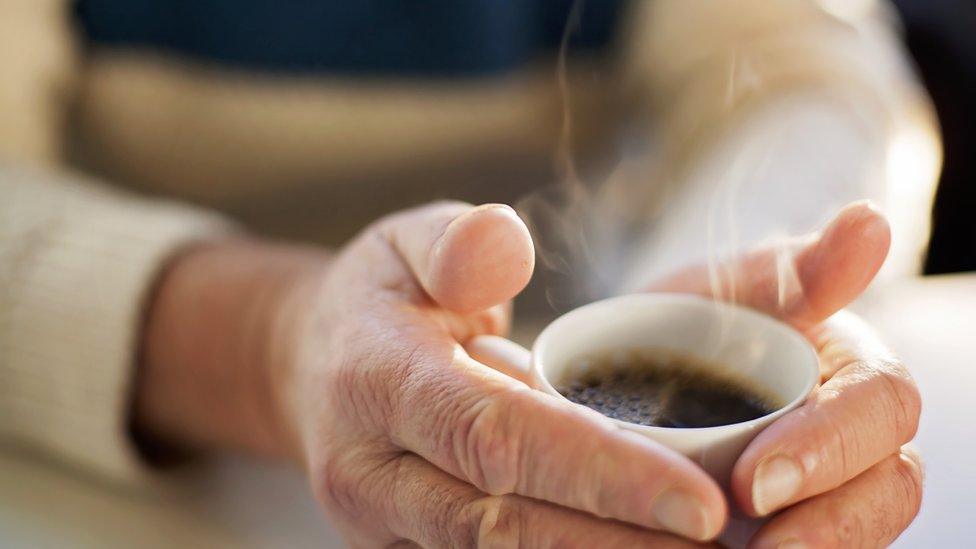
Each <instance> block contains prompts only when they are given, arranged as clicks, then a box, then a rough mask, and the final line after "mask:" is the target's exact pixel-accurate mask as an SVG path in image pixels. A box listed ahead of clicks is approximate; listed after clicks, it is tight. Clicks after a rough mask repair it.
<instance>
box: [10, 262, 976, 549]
mask: <svg viewBox="0 0 976 549" xmlns="http://www.w3.org/2000/svg"><path fill="white" fill-rule="evenodd" d="M864 312H865V314H867V315H868V316H869V317H870V318H871V319H872V321H873V322H874V323H875V325H877V326H878V327H879V328H880V329H881V331H882V332H883V333H884V334H885V335H886V336H887V338H888V340H889V342H890V343H891V344H892V346H893V347H894V348H895V349H896V350H897V351H898V352H899V353H900V354H901V355H902V357H903V358H904V359H905V360H906V362H907V363H908V364H909V365H910V366H911V368H912V370H913V372H914V373H915V376H916V378H917V379H918V382H919V385H920V386H921V389H922V393H923V398H924V401H925V409H924V411H923V414H922V424H921V429H920V431H919V435H918V437H917V439H916V444H917V446H918V448H919V449H920V450H921V452H922V454H923V456H924V458H925V460H926V463H927V475H926V492H925V500H924V504H923V508H922V512H921V514H920V515H919V517H918V519H917V520H916V522H915V523H914V524H913V525H912V527H911V528H910V529H909V530H908V531H907V532H906V533H905V534H904V535H903V536H902V538H900V539H899V540H898V542H897V544H896V545H897V546H900V547H965V546H972V545H973V544H972V543H971V542H970V539H969V536H968V533H969V532H970V531H971V530H972V529H973V524H972V522H973V520H974V519H973V515H974V511H976V505H974V504H973V503H972V499H973V497H974V494H976V472H974V470H973V469H974V467H976V464H974V463H973V462H974V460H973V459H972V457H973V456H976V393H974V392H973V391H974V389H976V364H974V361H973V356H974V355H976V276H966V277H963V276H960V277H945V278H934V279H926V280H925V281H923V282H913V283H906V284H904V285H901V286H896V287H893V288H889V289H888V291H886V292H885V293H884V294H883V295H882V296H881V297H880V298H878V299H876V300H874V301H872V302H870V303H868V304H866V308H865V310H864ZM172 485H173V490H172V493H167V494H166V495H159V496H153V497H151V498H150V497H148V496H139V497H135V496H133V495H131V494H126V493H120V492H117V491H114V492H113V491H111V490H107V489H106V488H105V487H104V486H99V485H96V484H93V483H91V482H88V481H86V480H83V479H81V478H79V477H76V476H74V475H72V474H71V473H70V472H69V471H63V470H60V469H57V468H55V467H52V466H50V465H45V464H42V463H38V462H37V460H36V458H33V457H32V456H29V455H25V454H23V453H16V452H6V453H3V452H0V547H4V548H8V547H9V548H28V547H29V548H32V549H42V548H55V547H57V548H65V547H71V548H76V547H77V548H95V547H97V548H104V549H114V548H123V547H124V548H130V547H140V548H156V547H159V548H164V547H165V548H170V547H186V548H193V547H207V548H222V547H244V548H258V547H262V548H263V547H275V548H279V547H281V548H303V547H316V548H330V547H341V542H340V540H339V538H338V536H337V535H336V533H335V532H334V531H333V530H332V529H331V528H330V527H329V525H328V524H327V523H326V522H325V520H324V519H323V518H322V515H321V514H320V513H319V511H318V509H317V508H316V506H315V503H314V502H313V501H312V498H311V496H310V495H309V492H308V490H307V488H306V485H305V481H304V479H303V478H302V477H301V476H300V475H299V474H298V473H297V472H295V471H290V470H285V469H282V468H279V467H276V466H273V465H268V464H262V463H256V462H252V461H247V460H244V459H227V460H222V461H220V462H218V463H216V464H213V465H209V466H197V467H196V468H194V469H191V470H188V471H184V472H182V473H180V475H179V477H178V478H175V479H174V482H173V483H172Z"/></svg>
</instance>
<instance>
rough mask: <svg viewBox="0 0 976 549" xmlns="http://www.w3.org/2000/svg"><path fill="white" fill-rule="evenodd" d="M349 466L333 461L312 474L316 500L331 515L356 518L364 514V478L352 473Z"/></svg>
mask: <svg viewBox="0 0 976 549" xmlns="http://www.w3.org/2000/svg"><path fill="white" fill-rule="evenodd" d="M348 465H349V464H345V463H342V462H341V461H340V460H337V459H333V460H329V461H326V462H325V463H324V464H323V465H322V466H320V467H318V468H317V469H316V470H314V471H313V472H312V473H311V482H312V492H313V494H314V495H315V499H316V500H317V501H318V502H319V503H320V504H321V505H322V506H323V507H325V508H326V509H327V510H329V512H330V513H333V514H335V515H337V516H339V517H345V518H348V517H356V516H359V515H361V514H362V513H363V511H364V509H363V508H362V501H363V499H362V497H361V494H362V490H363V486H362V484H363V481H362V478H360V477H358V476H357V475H356V474H354V473H352V469H351V468H350V467H349V466H348Z"/></svg>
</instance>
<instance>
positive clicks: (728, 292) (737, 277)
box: [649, 202, 891, 328]
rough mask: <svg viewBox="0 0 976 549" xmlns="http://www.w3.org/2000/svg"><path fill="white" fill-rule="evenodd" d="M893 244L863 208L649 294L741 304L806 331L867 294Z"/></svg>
mask: <svg viewBox="0 0 976 549" xmlns="http://www.w3.org/2000/svg"><path fill="white" fill-rule="evenodd" d="M890 243H891V230H890V228H889V226H888V222H887V220H886V219H885V217H884V216H883V215H882V214H881V213H880V212H879V211H878V210H877V209H875V208H874V206H872V205H871V204H870V203H868V202H855V203H853V204H850V205H848V206H847V207H845V208H844V209H842V210H841V211H840V212H839V213H838V214H837V216H836V217H835V218H834V219H833V220H832V221H831V222H830V223H829V224H828V225H827V226H826V227H825V228H824V229H823V230H821V231H818V232H816V233H813V234H811V235H808V236H806V237H802V238H796V239H792V240H789V241H784V242H780V243H778V244H776V245H771V246H764V247H761V248H759V249H756V250H754V251H752V252H749V253H747V254H745V255H744V256H742V257H739V258H736V259H734V260H731V261H728V262H725V263H722V264H720V265H717V266H713V267H714V268H709V266H707V265H703V266H696V267H693V268H690V269H687V270H684V271H681V272H679V273H677V274H675V275H673V276H671V277H668V278H667V279H664V280H661V281H659V282H657V283H655V284H652V285H651V286H650V287H649V289H650V290H652V291H670V292H684V293H695V294H700V295H705V296H710V297H716V298H719V299H724V300H728V301H734V302H736V303H742V304H744V305H747V306H749V307H752V308H754V309H757V310H760V311H763V312H765V313H767V314H770V315H772V316H775V317H777V318H780V319H783V320H785V321H787V322H789V323H791V324H793V325H795V326H797V327H799V328H806V327H809V326H812V325H814V324H816V323H818V322H820V321H822V320H824V319H825V318H827V317H829V316H830V315H831V314H833V313H835V312H836V311H838V310H839V309H841V308H843V307H844V306H846V305H847V304H848V303H849V302H850V301H852V300H853V299H854V298H855V297H857V296H858V295H860V293H861V292H862V291H864V289H865V288H866V287H867V285H868V284H869V283H870V282H871V279H873V278H874V275H875V274H877V272H878V269H880V268H881V265H882V263H884V259H885V257H886V256H887V254H888V248H889V246H890Z"/></svg>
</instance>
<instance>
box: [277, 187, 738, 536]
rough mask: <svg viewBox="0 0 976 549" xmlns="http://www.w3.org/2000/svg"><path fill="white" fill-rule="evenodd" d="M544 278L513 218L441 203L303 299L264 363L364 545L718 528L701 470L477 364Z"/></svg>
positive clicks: (300, 446)
mask: <svg viewBox="0 0 976 549" xmlns="http://www.w3.org/2000/svg"><path fill="white" fill-rule="evenodd" d="M532 266H533V249H532V241H531V237H530V236H529V233H528V230H527V229H526V227H525V225H524V224H523V223H522V221H521V220H520V219H519V218H518V216H517V215H516V214H515V212H514V211H513V210H512V209H511V208H508V207H507V206H500V205H485V206H480V207H477V208H475V207H472V206H470V205H466V204H460V203H438V204H434V205H431V206H427V207H422V208H418V209H414V210H410V211H406V212H403V213H400V214H396V215H393V216H390V217H388V218H385V219H383V220H381V221H379V222H378V223H376V224H374V225H373V226H371V227H370V228H368V229H367V230H366V231H364V232H363V233H362V234H361V235H360V236H359V237H358V238H356V239H355V240H354V241H353V242H352V243H351V244H349V245H348V246H347V247H346V248H345V249H344V250H343V251H342V253H341V254H339V256H338V257H337V258H336V260H335V261H334V262H333V263H331V264H330V265H328V266H325V267H323V268H321V269H307V270H305V271H304V272H305V274H304V275H303V276H301V277H299V279H298V281H296V282H295V283H294V284H292V289H291V290H290V291H289V294H288V298H287V300H286V302H285V303H286V305H285V306H283V307H282V309H281V316H280V317H279V318H280V319H281V322H279V323H278V325H279V329H277V330H275V331H274V333H275V334H276V335H275V339H274V340H273V341H272V342H271V343H270V346H269V347H268V348H269V349H271V352H270V356H271V357H272V358H273V360H272V361H271V362H273V363H274V365H275V366H274V368H275V369H274V371H273V372H272V374H271V375H270V379H272V380H273V384H274V394H275V398H274V399H273V400H274V401H275V402H276V403H277V404H276V408H277V414H276V415H277V416H278V417H280V418H282V421H283V425H284V426H285V427H284V429H283V431H286V432H287V433H288V434H287V436H286V437H284V438H288V439H290V440H291V441H293V446H294V447H295V448H296V452H297V455H296V456H295V457H296V459H299V460H300V461H301V462H302V463H304V465H305V466H306V468H307V471H308V474H309V476H310V478H311V482H312V486H313V489H314V492H315V495H316V496H317V498H318V499H319V500H320V501H321V503H322V504H323V505H324V507H325V509H326V511H327V513H328V515H329V516H330V518H331V519H332V521H333V522H334V524H336V525H337V527H338V528H339V529H340V530H341V532H342V533H343V534H344V535H345V536H346V538H347V539H348V541H349V542H350V543H351V544H352V545H354V546H363V547H375V546H387V545H397V544H408V545H409V544H412V543H415V544H419V545H422V546H425V547H446V546H450V547H459V546H496V545H499V546H527V547H551V546H560V547H563V546H572V547H596V546H599V547H634V546H654V547H661V546H668V547H678V546H686V545H691V543H690V542H688V541H686V540H685V539H682V538H680V537H675V536H672V535H670V534H669V533H674V534H678V535H680V536H683V537H684V538H691V539H694V540H708V539H711V538H713V537H714V536H716V535H717V534H718V533H719V531H720V530H721V529H722V527H723V525H724V522H725V518H726V503H725V500H724V498H723V495H722V492H721V490H720V489H719V487H718V486H717V484H716V483H715V482H714V481H713V480H712V479H711V478H710V477H709V476H708V475H707V474H706V473H705V472H704V471H703V470H701V469H700V468H699V467H697V466H696V465H694V464H693V463H692V462H691V461H690V460H688V459H686V458H685V457H683V456H681V455H679V454H678V453H676V452H674V451H672V450H670V449H668V448H665V447H663V446H661V445H659V444H657V443H655V442H652V441H650V440H647V439H645V438H643V437H641V436H639V435H637V434H634V433H631V432H628V431H624V430H621V429H618V428H617V427H615V426H614V425H613V424H612V423H611V422H610V421H609V420H608V419H607V418H605V417H603V416H602V415H600V414H599V413H597V412H594V411H591V410H589V409H586V408H584V407H582V406H578V405H575V404H571V403H569V402H566V401H562V400H560V399H557V398H554V397H552V396H549V395H547V394H544V393H542V392H539V391H535V390H532V389H530V388H529V387H528V386H527V385H526V384H525V383H523V382H522V381H519V380H516V379H514V378H512V377H509V376H507V375H503V374H501V373H499V372H498V371H495V370H493V369H491V368H489V367H487V366H485V365H484V364H481V363H479V362H476V361H475V360H474V359H472V358H471V357H470V356H469V355H468V354H467V353H466V352H465V350H464V348H463V347H462V344H463V343H464V342H465V341H467V340H468V339H470V338H471V337H473V336H475V335H482V334H495V335H498V334H503V333H504V332H505V331H506V329H507V325H508V315H509V306H508V301H509V300H510V299H511V298H512V297H513V296H515V295H516V294H517V293H518V292H520V291H521V290H522V288H523V287H524V286H525V284H526V283H527V282H528V280H529V278H530V276H531V273H532Z"/></svg>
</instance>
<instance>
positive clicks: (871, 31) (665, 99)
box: [0, 0, 976, 547]
mask: <svg viewBox="0 0 976 549" xmlns="http://www.w3.org/2000/svg"><path fill="white" fill-rule="evenodd" d="M974 31H976V4H974V3H973V2H972V0H894V1H893V2H884V1H875V0H781V1H776V2H771V1H768V0H740V1H735V2H722V3H714V2H704V1H690V0H687V1H686V0H631V1H626V0H613V1H610V0H606V1H596V0H593V1H588V2H573V1H571V0H550V1H543V0H537V1H529V0H523V1H516V0H505V1H501V0H466V1H463V2H458V1H453V0H430V1H427V2H422V3H401V2H394V1H384V0H370V1H360V2H355V3H344V2H331V1H325V0H323V1H320V2H296V3H288V5H283V4H282V3H275V2H269V1H257V0H249V1H231V0H201V1H189V0H172V1H168V2H167V1H162V0H77V1H73V2H69V1H58V0H0V120H3V124H0V169H6V168H13V169H18V170H21V169H23V170H27V173H31V174H37V175H36V177H37V178H39V179H44V178H49V177H55V178H67V179H68V180H69V182H70V185H71V186H72V188H74V186H79V187H84V188H88V187H97V188H112V189H116V190H117V189H122V190H123V192H126V193H131V194H132V195H134V196H139V197H141V198H142V199H145V200H151V201H158V200H175V201H179V202H183V203H187V204H193V205H194V206H195V207H198V208H203V209H206V210H212V211H216V212H219V213H220V214H222V215H225V216H227V217H228V218H229V219H232V220H233V221H234V222H236V223H239V224H241V225H242V226H244V227H246V228H247V229H249V230H251V231H253V232H255V233H258V234H262V235H267V236H270V237H276V238H284V239H291V240H302V241H308V242H313V243H317V244H322V245H328V246H341V245H342V243H343V242H345V241H346V240H348V239H349V238H350V237H351V236H352V235H354V234H355V233H356V232H357V231H358V230H360V229H361V228H362V227H364V226H365V225H367V224H368V223H369V222H371V221H373V220H375V219H376V218H378V217H380V216H382V215H384V214H387V213H390V212H392V211H395V210H397V209H401V208H404V207H407V206H410V205H414V204H420V203H423V202H426V201H429V200H435V199H442V198H450V199H460V200H465V201H469V202H473V203H482V202H504V203H508V204H512V205H513V206H515V207H516V208H517V209H518V210H519V213H520V214H521V215H522V216H523V218H525V219H526V221H527V222H528V224H529V225H530V227H531V228H532V230H533V235H534V237H535V239H536V243H537V247H538V259H539V264H538V270H537V273H536V276H535V277H534V279H533V282H532V284H531V286H530V288H529V289H528V290H527V291H526V292H525V294H524V295H523V296H520V298H519V300H518V301H517V303H516V311H517V315H516V326H515V334H514V337H515V338H516V339H517V340H519V341H521V342H523V343H528V342H531V340H532V338H533V337H534V335H535V333H536V332H537V331H538V329H539V327H540V326H541V325H543V324H544V323H545V322H546V321H547V320H548V319H550V318H552V317H553V316H554V315H556V314H558V313H559V312H562V311H565V310H567V309H569V308H572V307H574V306H576V305H578V304H580V303H584V302H587V301H591V300H593V299H596V298H599V297H603V296H606V295H610V294H613V293H619V292H621V291H632V290H635V289H638V288H640V286H641V285H642V284H646V283H647V282H649V281H650V280H653V278H654V277H656V276H661V275H663V274H665V273H667V272H669V271H671V270H673V269H675V268H677V267H680V266H683V265H686V264H688V263H692V262H702V261H713V260H715V259H717V258H720V257H723V256H725V255H727V254H730V253H733V252H734V251H736V250H741V249H744V248H747V247H748V246H751V245H753V244H755V243H757V242H762V241H768V240H770V239H777V238H780V237H783V236H786V235H790V234H800V233H803V232H805V231H809V230H810V229H812V228H815V227H816V226H818V225H819V224H820V223H822V222H823V221H824V220H825V219H826V218H827V217H828V216H829V215H830V214H831V213H833V212H834V211H836V209H837V208H839V207H840V206H842V205H843V204H845V203H847V202H849V201H851V200H854V199H859V198H870V199H872V200H874V201H876V202H878V203H879V204H880V205H881V206H882V207H883V208H884V209H885V210H886V212H887V213H888V214H889V216H890V218H891V220H892V226H893V234H894V242H893V249H892V254H891V257H890V259H889V261H888V263H887V264H886V266H885V269H884V272H883V275H882V277H881V279H880V280H879V281H878V283H877V284H875V286H874V287H873V288H872V290H871V291H870V292H869V294H868V295H867V296H865V298H864V299H863V300H862V302H861V303H860V304H859V305H858V307H859V310H861V311H862V312H863V313H864V314H865V315H867V316H868V317H869V318H870V319H871V320H872V321H873V322H874V323H875V324H876V325H877V326H878V327H879V329H881V330H882V331H883V332H884V333H885V334H886V335H888V337H889V339H890V340H891V341H893V342H896V343H897V344H896V345H895V346H896V350H897V351H898V352H899V353H900V354H902V355H903V356H904V357H905V359H906V360H907V361H908V362H909V365H910V367H911V368H912V369H913V371H914V372H916V375H917V376H918V378H919V381H920V384H921V385H922V388H923V395H924V398H925V402H926V406H927V408H926V411H925V415H924V416H923V426H922V431H921V433H920V435H919V445H920V447H921V448H922V453H923V456H925V457H926V459H927V461H928V463H929V477H928V478H929V481H928V490H927V492H926V503H925V505H924V506H923V513H922V515H921V516H920V518H919V520H918V521H917V523H916V525H914V526H913V527H912V529H911V530H909V532H908V533H906V534H905V536H904V537H903V538H902V540H900V542H899V543H901V544H902V545H903V546H917V547H924V546H938V545H944V546H961V545H963V544H965V542H966V541H968V539H967V538H966V537H965V536H964V528H965V527H966V526H967V523H966V521H968V520H969V519H968V517H969V516H970V515H971V510H972V509H973V507H972V504H971V503H970V502H969V501H968V499H967V498H968V494H970V493H972V492H973V491H974V490H976V475H974V474H973V473H972V472H970V471H968V470H967V469H966V468H965V466H964V463H963V462H961V461H960V460H959V458H958V457H957V456H958V455H965V452H966V451H967V450H976V448H971V446H973V445H976V432H974V430H973V429H972V428H971V427H970V426H968V425H961V424H960V421H959V418H965V417H967V416H968V414H971V413H974V412H976V409H974V408H973V406H972V405H971V404H970V403H969V400H970V399H969V398H968V395H967V394H965V393H966V390H967V389H968V388H969V387H973V386H974V385H973V383H976V378H974V377H973V374H972V373H970V372H969V368H968V363H969V362H970V359H969V357H971V356H972V353H973V352H974V351H976V347H974V346H973V345H972V343H971V342H970V339H971V332H972V329H973V328H976V321H974V319H976V275H966V274H965V273H967V272H970V271H973V270H976V215H974V214H976V148H974V141H976V140H974V132H976V32H974ZM32 177H34V176H32ZM72 192H74V191H72ZM0 200H3V197H2V196H0ZM922 275H941V276H931V277H923V276H922ZM950 441H951V442H952V444H951V445H949V442H950ZM0 456H2V459H0V542H3V543H0V545H4V546H11V547H61V546H72V547H129V546H131V545H132V543H133V540H134V539H138V540H139V545H140V546H143V547H170V546H173V545H175V544H177V543H179V544H180V545H185V546H200V547H224V546H226V547H270V546H276V547H282V546H287V547H306V546H307V547H313V546H315V547H322V546H339V545H338V543H339V542H338V538H337V537H336V534H335V532H333V531H331V529H330V528H329V526H328V525H327V524H324V523H323V522H322V520H321V518H320V515H319V513H318V511H317V509H316V508H315V505H314V503H313V502H312V501H311V497H310V496H309V495H308V494H307V493H306V492H307V490H306V489H305V484H304V480H303V479H302V478H300V477H299V476H298V475H297V474H295V473H294V472H292V471H286V470H281V469H278V468H276V467H274V466H271V465H268V464H260V463H254V462H251V461H249V460H247V459H243V458H227V459H226V460H218V461H217V462H215V463H206V464H199V465H197V466H195V467H194V468H189V469H186V470H181V471H175V472H174V473H173V480H174V482H173V483H172V485H171V486H170V487H169V488H168V490H167V491H166V492H165V493H157V494H152V495H145V494H132V493H128V492H127V491H125V490H122V489H118V488H110V487H106V486H104V485H100V484H97V483H93V482H89V481H87V480H85V479H84V475H79V474H77V472H73V471H64V470H59V469H57V468H56V467H53V466H51V467H49V466H47V465H39V464H38V463H37V461H38V460H36V459H35V457H34V456H31V455H29V454H26V455H25V454H24V453H23V452H21V451H19V450H17V451H11V452H8V453H5V454H2V455H0ZM330 544H332V545H330Z"/></svg>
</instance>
